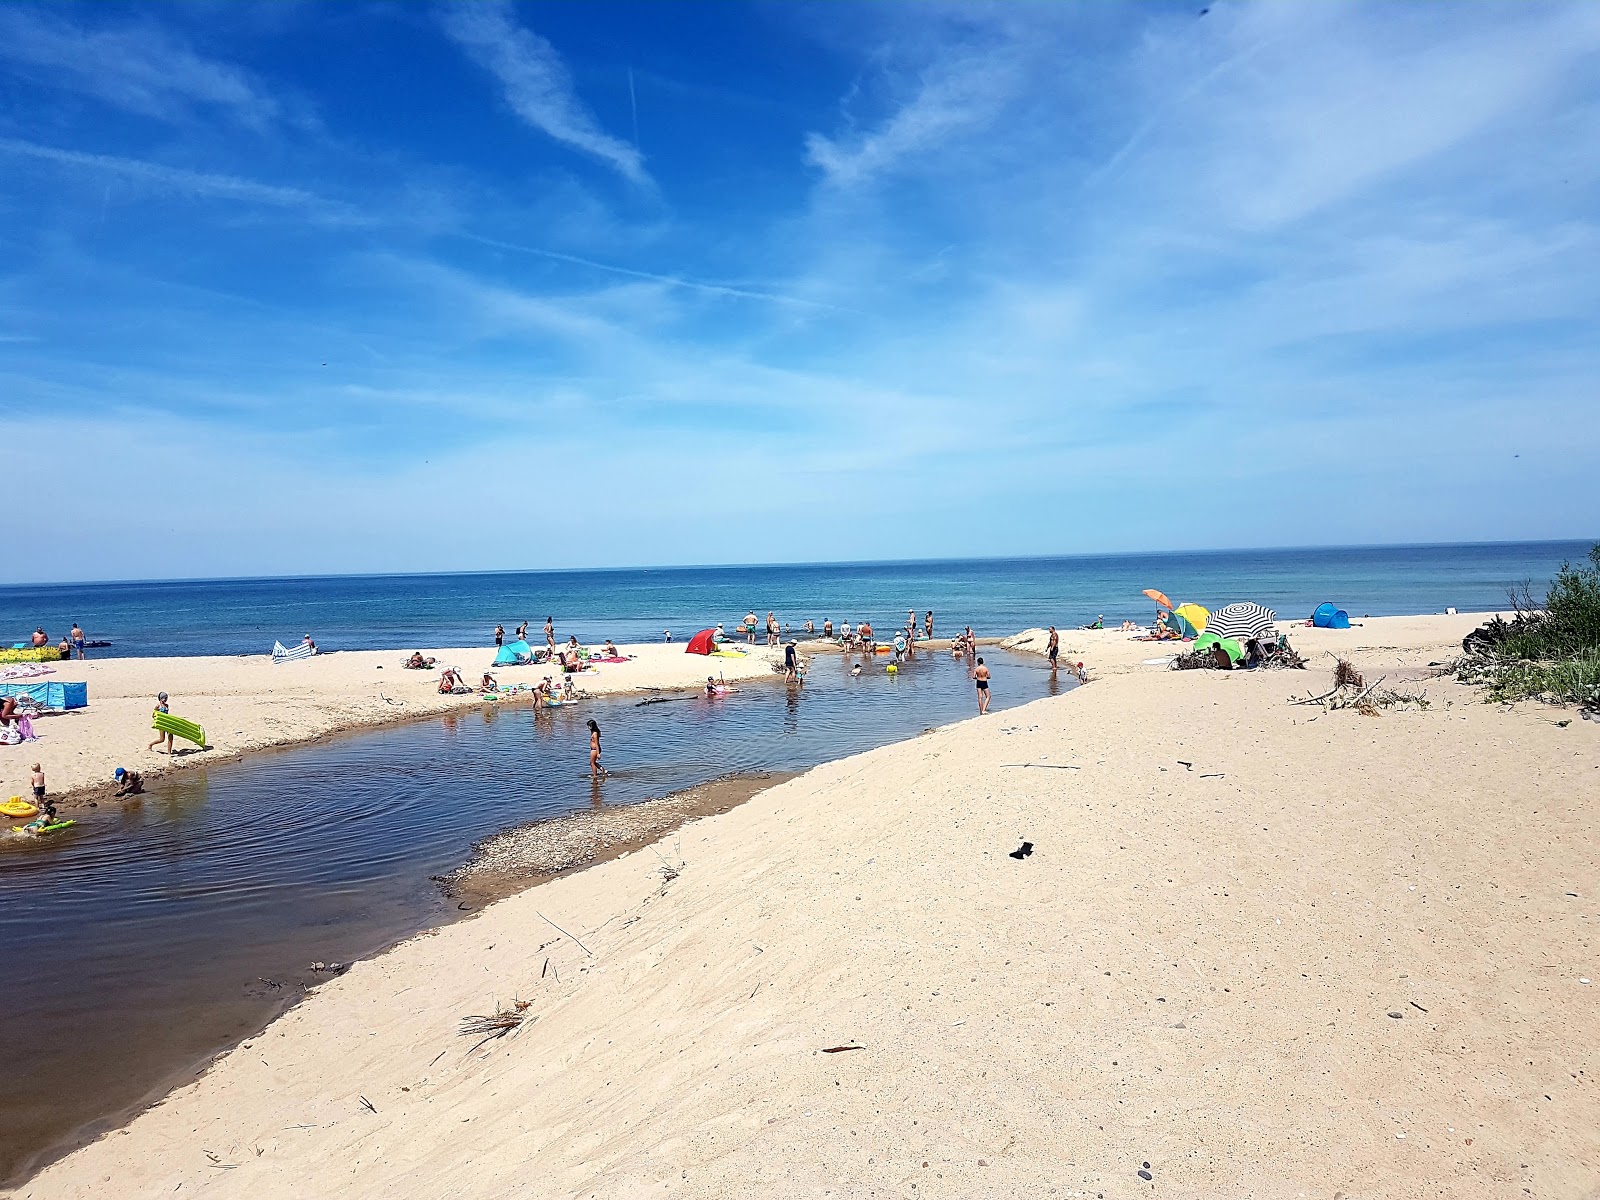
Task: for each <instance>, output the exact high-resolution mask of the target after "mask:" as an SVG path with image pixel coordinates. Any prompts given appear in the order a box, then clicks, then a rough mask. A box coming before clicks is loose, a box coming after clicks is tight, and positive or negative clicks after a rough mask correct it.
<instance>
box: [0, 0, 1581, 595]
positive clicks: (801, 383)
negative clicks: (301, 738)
mask: <svg viewBox="0 0 1600 1200" xmlns="http://www.w3.org/2000/svg"><path fill="white" fill-rule="evenodd" d="M1201 7H1202V5H1201V4H1196V3H1191V4H1186V5H1182V6H1179V5H1163V4H1154V3H1147V4H1105V3H1099V2H1095V3H1088V4H1084V5H1073V4H1067V3H1052V4H1036V5H1035V4H1026V3H1005V4H953V5H931V4H920V3H919V4H908V5H885V6H874V5H865V4H860V5H857V4H851V5H845V4H832V3H829V4H816V5H810V4H798V3H786V4H750V5H736V4H731V3H718V4H707V5H703V6H691V5H679V4H670V5H669V4H659V3H648V2H647V3H638V4H607V3H599V2H596V3H584V4H559V3H551V4H515V5H513V4H509V3H505V4H501V3H493V2H484V3H467V4H456V5H424V4H420V3H396V4H382V3H366V4H358V3H340V4H317V3H292V2H289V0H273V2H272V3H268V4H261V5H250V4H243V3H233V2H230V3H186V4H185V3H163V4H148V5H119V4H113V3H94V4H85V5H79V6H75V5H71V4H66V3H50V4H40V5H32V4H21V3H0V444H3V445H4V446H5V451H6V459H7V462H8V465H9V467H10V470H8V471H7V473H6V474H7V479H8V481H9V483H10V485H11V488H10V491H11V500H12V503H11V505H10V507H11V510H12V526H13V535H12V537H10V538H8V539H7V543H8V548H7V553H6V555H5V561H4V565H3V566H0V579H11V580H37V579H79V578H98V579H104V578H126V577H174V576H193V575H200V576H215V575H234V574H276V573H298V572H324V571H385V570H403V569H416V570H456V569H474V568H515V567H563V566H595V565H629V564H658V563H703V562H737V561H767V562H770V561H787V560H819V559H821V560H837V559H847V558H882V557H887V558H913V557H926V556H944V555H952V556H955V555H961V556H966V555H984V554H1027V553H1040V554H1050V553H1074V552H1094V551H1114V550H1139V549H1168V548H1172V549H1185V548H1203V547H1222V546H1253V545H1263V546H1264V545H1310V544H1350V543H1365V542H1405V541H1448V540H1492V539H1502V538H1508V539H1509V538H1543V537H1587V536H1594V535H1597V534H1600V516H1597V514H1600V510H1597V508H1596V503H1595V495H1596V486H1595V479H1596V477H1600V421H1597V419H1596V417H1597V414H1600V390H1597V389H1600V321H1597V318H1600V226H1597V215H1600V150H1597V147H1600V5H1596V4H1594V3H1588V2H1582V0H1580V2H1578V3H1573V4H1557V3H1539V4H1510V5H1503V6H1497V5H1492V4H1451V5H1416V4H1398V3H1395V4H1382V5H1362V4H1352V5H1343V4H1333V3H1326V4H1305V3H1280V4H1257V3H1228V2H1222V3H1215V4H1212V5H1211V6H1210V7H1209V9H1207V10H1206V11H1205V12H1204V13H1203V14H1202V13H1201V12H1200V9H1201Z"/></svg>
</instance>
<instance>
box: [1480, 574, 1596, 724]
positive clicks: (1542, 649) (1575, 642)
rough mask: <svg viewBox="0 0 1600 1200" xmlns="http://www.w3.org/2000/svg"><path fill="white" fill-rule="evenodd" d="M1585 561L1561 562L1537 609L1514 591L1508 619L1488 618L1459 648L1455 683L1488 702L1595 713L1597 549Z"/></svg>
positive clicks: (1527, 593)
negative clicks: (1480, 691)
mask: <svg viewBox="0 0 1600 1200" xmlns="http://www.w3.org/2000/svg"><path fill="white" fill-rule="evenodd" d="M1589 562H1590V564H1591V565H1589V566H1584V565H1583V564H1582V563H1579V564H1578V565H1577V566H1574V565H1573V564H1572V563H1562V564H1561V570H1560V571H1558V572H1556V577H1555V579H1554V580H1553V581H1551V584H1550V590H1549V592H1547V593H1546V595H1545V598H1544V601H1543V602H1542V603H1540V602H1538V601H1536V600H1535V599H1534V598H1533V596H1532V594H1531V592H1530V591H1529V589H1528V588H1526V587H1524V588H1523V589H1522V591H1521V593H1520V594H1518V593H1517V592H1515V591H1514V592H1513V593H1512V605H1513V607H1514V608H1515V609H1516V610H1517V611H1516V615H1515V616H1514V617H1513V619H1512V620H1511V621H1509V622H1508V621H1503V620H1501V619H1500V618H1499V617H1496V618H1495V619H1494V620H1492V621H1490V622H1489V623H1488V624H1487V625H1484V626H1482V627H1481V628H1479V629H1478V630H1476V631H1475V632H1474V633H1472V634H1470V635H1469V636H1468V637H1467V639H1466V641H1464V642H1463V643H1462V647H1463V649H1465V650H1466V651H1467V653H1468V655H1469V656H1470V657H1468V658H1467V659H1466V660H1464V661H1463V662H1462V664H1461V666H1460V669H1459V672H1458V674H1459V675H1460V677H1461V678H1462V679H1464V680H1466V681H1467V682H1468V683H1481V684H1484V685H1486V686H1487V687H1488V689H1489V698H1490V699H1491V700H1548V701H1551V702H1554V703H1559V704H1583V705H1588V706H1591V707H1596V708H1600V545H1596V546H1594V547H1593V548H1591V549H1590V551H1589Z"/></svg>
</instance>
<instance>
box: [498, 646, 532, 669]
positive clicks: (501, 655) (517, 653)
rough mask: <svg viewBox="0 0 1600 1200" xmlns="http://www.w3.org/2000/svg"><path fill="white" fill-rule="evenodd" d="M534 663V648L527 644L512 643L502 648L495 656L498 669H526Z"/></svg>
mask: <svg viewBox="0 0 1600 1200" xmlns="http://www.w3.org/2000/svg"><path fill="white" fill-rule="evenodd" d="M532 661H533V647H532V646H530V645H528V643H527V642H511V643H508V644H507V645H504V646H501V647H500V650H499V652H498V653H496V654H495V656H494V665H495V666H497V667H525V666H527V665H528V664H529V663H531V662H532Z"/></svg>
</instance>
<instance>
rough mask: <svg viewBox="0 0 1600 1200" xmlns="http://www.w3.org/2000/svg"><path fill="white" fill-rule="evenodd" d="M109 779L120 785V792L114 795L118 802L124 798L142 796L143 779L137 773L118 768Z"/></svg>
mask: <svg viewBox="0 0 1600 1200" xmlns="http://www.w3.org/2000/svg"><path fill="white" fill-rule="evenodd" d="M111 777H112V778H113V779H115V780H116V781H117V782H118V783H119V784H121V785H122V790H121V791H119V792H117V794H116V797H117V799H118V800H120V799H122V797H124V796H142V795H143V794H144V779H143V778H142V777H141V776H140V774H139V772H137V771H130V770H128V769H127V768H126V767H118V768H117V769H116V771H114V772H113V773H112V776H111Z"/></svg>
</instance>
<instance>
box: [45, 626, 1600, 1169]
mask: <svg viewBox="0 0 1600 1200" xmlns="http://www.w3.org/2000/svg"><path fill="white" fill-rule="evenodd" d="M1462 622H1467V623H1468V624H1467V626H1466V627H1467V628H1470V627H1471V623H1475V619H1474V618H1466V617H1463V618H1460V619H1459V620H1456V619H1452V618H1407V619H1404V620H1403V621H1402V620H1400V619H1396V620H1395V622H1394V623H1384V624H1383V625H1379V624H1378V623H1377V622H1373V623H1371V624H1369V625H1368V626H1367V627H1366V628H1365V629H1360V630H1352V631H1349V632H1348V633H1346V634H1344V635H1343V640H1342V641H1341V642H1340V643H1339V645H1338V648H1339V649H1340V650H1342V651H1345V652H1346V654H1347V656H1348V657H1351V658H1353V659H1354V660H1355V662H1356V665H1357V666H1358V667H1360V668H1362V669H1363V670H1366V671H1367V672H1368V673H1369V676H1370V675H1373V674H1375V673H1381V672H1382V671H1384V670H1386V669H1392V668H1396V667H1404V666H1411V667H1415V666H1416V665H1417V664H1419V663H1420V664H1425V663H1426V662H1427V661H1431V660H1432V659H1433V658H1434V657H1442V656H1444V655H1445V654H1447V652H1448V648H1449V646H1450V645H1451V644H1452V643H1454V642H1457V641H1458V640H1459V636H1460V632H1464V630H1461V631H1460V632H1458V629H1457V627H1458V625H1460V624H1461V623H1462ZM1310 633H1311V631H1304V635H1302V634H1299V633H1297V634H1292V636H1294V637H1295V639H1296V644H1297V646H1298V647H1299V648H1300V649H1301V650H1302V652H1303V653H1307V654H1308V655H1309V654H1310V652H1311V651H1312V650H1314V649H1319V647H1317V646H1315V645H1313V644H1312V643H1313V641H1314V639H1312V638H1311V637H1310V636H1309V634H1310ZM1316 640H1320V639H1316ZM1066 641H1067V644H1069V645H1072V646H1074V647H1076V646H1078V645H1080V644H1082V645H1086V646H1087V645H1095V646H1100V645H1102V643H1103V645H1104V647H1105V649H1104V652H1103V653H1102V654H1101V655H1100V656H1099V658H1098V660H1097V661H1096V662H1094V663H1092V664H1091V665H1092V666H1097V667H1098V669H1099V674H1100V675H1101V677H1100V678H1099V679H1098V680H1097V681H1096V682H1095V683H1093V684H1092V685H1091V686H1089V687H1086V688H1083V689H1079V690H1077V691H1073V692H1070V693H1067V694H1065V695H1063V696H1060V697H1058V698H1054V699H1046V700H1041V701H1038V702H1035V703H1033V704H1030V705H1027V706H1024V707H1022V708H1017V709H1012V710H1009V711H1006V712H1003V713H997V714H995V715H993V716H990V717H987V718H983V719H975V720H970V721H965V722H962V723H959V724H957V725H953V726H948V727H946V728H943V729H940V730H937V731H934V732H932V733H929V734H926V735H924V736H922V737H920V738H916V739H913V740H911V741H908V742H904V743H900V744H898V745H894V746H890V747H886V748H884V749H882V750H877V751H873V752H871V753H868V754H864V755H859V756H856V757H853V758H849V759H845V760H841V761H839V762H835V763H832V764H828V765H825V766H821V767H818V768H816V769H814V770H812V771H809V772H807V773H806V774H804V775H802V776H800V777H798V778H796V779H794V780H791V781H789V782H787V783H784V784H781V785H780V786H777V787H774V788H772V789H770V790H768V791H765V792H762V793H760V794H758V795H756V796H755V797H754V798H753V799H751V800H750V801H749V802H748V803H745V804H743V805H742V806H740V807H737V808H734V809H733V810H731V811H729V812H726V813H724V814H722V815H719V816H713V817H709V818H707V819H705V820H701V821H698V822H695V823H694V824H691V825H689V826H687V827H685V828H683V829H681V830H679V831H677V832H676V833H675V834H673V835H671V837H669V838H668V839H666V841H664V842H663V843H662V844H660V845H657V846H655V847H649V848H646V849H644V850H640V851H636V852H633V853H630V854H628V855H627V856H625V857H621V858H618V859H615V860H612V861H609V862H604V863H602V864H600V865H597V866H595V867H593V868H590V869H588V870H585V871H581V872H578V873H576V874H570V875H566V876H564V877H561V878H558V879H555V880H552V881H550V882H548V883H545V884H542V885H540V886H538V887H535V888H532V889H530V890H528V891H525V892H522V893H520V894H517V895H514V896H511V897H509V898H507V899H505V900H502V901H500V902H499V903H496V904H494V905H492V906H490V907H489V908H488V909H486V910H485V911H484V912H483V913H481V914H480V915H478V916H477V917H476V918H474V919H472V920H470V921H466V922H463V923H460V924H457V925H454V926H451V927H449V928H446V929H444V930H441V931H439V932H438V933H436V934H433V935H429V936H424V937H419V938H416V939H414V940H412V941H410V942H407V943H404V944H402V945H401V946H399V947H397V948H395V949H394V950H392V951H390V952H389V953H387V954H384V955H382V956H380V957H378V958H376V959H373V960H370V961H366V962H362V963H358V964H357V965H356V966H355V967H354V968H353V969H352V970H350V971H349V972H348V973H347V974H345V975H343V976H342V977H340V978H338V979H335V980H333V981H331V982H329V983H327V984H325V985H323V986H321V987H319V988H318V989H316V990H315V991H314V992H313V993H312V994H311V996H310V997H309V998H308V999H307V1000H306V1001H305V1002H304V1003H302V1004H301V1005H300V1006H298V1007H297V1008H295V1009H294V1010H292V1011H291V1012H290V1013H288V1014H287V1015H286V1016H284V1017H283V1018H281V1019H280V1020H279V1021H277V1022H276V1023H274V1024H273V1025H272V1026H271V1027H269V1028H268V1029H267V1030H266V1031H265V1032H264V1033H262V1034H261V1035H260V1036H258V1037H255V1038H253V1039H251V1040H250V1041H248V1042H247V1043H245V1044H244V1045H242V1046H241V1047H239V1048H238V1049H237V1050H235V1051H234V1052H232V1053H230V1054H228V1055H225V1056H223V1057H222V1058H221V1059H220V1060H219V1061H218V1063H217V1064H216V1065H215V1066H214V1067H213V1069H212V1070H211V1071H210V1072H209V1073H208V1074H207V1075H205V1076H204V1077H203V1078H201V1079H200V1080H199V1081H197V1082H196V1083H194V1084H193V1085H191V1086H188V1087H185V1088H183V1089H181V1090H180V1091H178V1092H176V1093H174V1094H173V1095H172V1096H170V1097H169V1098H168V1099H167V1100H166V1101H165V1102H163V1103H162V1104H160V1105H159V1106H157V1107H156V1108H154V1109H151V1110H149V1111H147V1112H145V1113H144V1114H142V1115H141V1116H139V1117H138V1118H136V1119H135V1120H134V1121H133V1122H132V1123H131V1124H130V1125H128V1126H127V1127H126V1128H125V1129H123V1130H121V1131H118V1132H116V1133H113V1134H109V1135H107V1136H105V1137H103V1138H101V1139H100V1140H99V1141H97V1142H96V1143H94V1144H92V1145H90V1146H88V1147H86V1148H84V1149H82V1150H80V1151H78V1152H77V1153H75V1154H73V1155H71V1156H70V1157H68V1158H66V1159H64V1160H62V1161H60V1162H58V1163H56V1164H54V1165H52V1166H51V1167H49V1168H47V1169H46V1170H45V1171H43V1172H42V1173H41V1174H40V1175H38V1176H37V1177H35V1178H34V1179H33V1180H32V1181H31V1182H30V1183H28V1184H27V1185H25V1186H24V1187H22V1188H21V1189H19V1191H18V1193H17V1194H19V1195H22V1196H27V1197H37V1198H40V1200H45V1198H55V1197H89V1196H96V1197H98V1196H104V1195H108V1194H116V1195H118V1196H141V1197H142V1196H156V1195H172V1194H174V1193H175V1192H178V1193H179V1194H184V1195H187V1194H189V1193H191V1192H200V1193H203V1194H205V1195H215V1196H249V1197H251V1198H252V1200H268V1198H273V1197H285V1198H287V1197H305V1196H324V1195H341V1196H352V1197H359V1196H382V1197H385V1198H386V1200H403V1198H406V1197H413V1196H415V1197H419V1198H420V1197H433V1196H441V1195H446V1196H472V1197H497V1196H513V1195H515V1196H519V1197H525V1196H552V1197H554V1196H606V1197H611V1196H634V1195H644V1194H647V1193H648V1194H668V1195H681V1196H718V1197H744V1196H751V1195H764V1196H790V1195H817V1194H824V1193H827V1194H833V1195H840V1196H868V1195H906V1196H911V1195H918V1196H930V1195H931V1196H951V1197H956V1196H973V1195H1059V1196H1081V1197H1100V1196H1104V1197H1108V1198H1109V1197H1118V1196H1134V1195H1144V1194H1149V1193H1150V1192H1151V1191H1152V1190H1159V1191H1162V1192H1165V1193H1166V1194H1169V1195H1180V1196H1198V1195H1228V1196H1263V1197H1279V1196H1283V1197H1290V1196H1302V1195H1304V1196H1324V1197H1333V1196H1341V1195H1342V1196H1348V1197H1355V1196H1395V1197H1410V1196H1417V1197H1421V1196H1430V1197H1434V1196H1449V1197H1480V1196H1502V1195H1503V1196H1521V1195H1534V1196H1541V1197H1580V1196H1588V1195H1592V1194H1594V1192H1595V1189H1596V1188H1600V1096H1597V1094H1596V1091H1595V1082H1594V1079H1595V1072H1596V1070H1597V1069H1600V1068H1597V1067H1596V1065H1595V1063H1594V1050H1595V1047H1596V1046H1597V1045H1600V1004H1597V998H1600V990H1597V989H1600V984H1596V983H1594V982H1592V981H1593V980H1596V979H1600V944H1597V939H1596V932H1595V930H1596V923H1597V922H1600V905H1597V899H1600V897H1597V896H1596V894H1595V893H1594V887H1595V882H1594V881H1595V880H1596V879H1597V878H1600V836H1597V835H1600V815H1597V813H1596V811H1595V808H1594V805H1593V802H1592V801H1593V797H1594V796H1595V795H1596V794H1597V788H1600V737H1597V736H1596V735H1597V733H1600V730H1596V729H1595V728H1594V726H1593V725H1592V723H1588V722H1580V721H1576V720H1573V721H1570V722H1569V724H1567V725H1566V726H1562V725H1561V724H1559V722H1560V721H1561V720H1563V719H1565V718H1567V717H1569V716H1570V715H1571V714H1569V713H1565V712H1563V711H1562V710H1558V709H1551V708H1545V707H1540V706H1533V705H1528V706H1519V707H1518V708H1516V709H1511V710H1503V709H1501V708H1498V707H1495V706H1489V705H1485V704H1483V703H1482V701H1481V697H1480V695H1479V694H1477V693H1475V692H1473V691H1471V690H1469V689H1466V688H1463V687H1460V686H1457V685H1455V684H1452V683H1448V682H1445V681H1441V680H1430V681H1427V682H1426V684H1425V686H1426V690H1427V695H1428V698H1429V701H1430V706H1429V707H1428V708H1427V709H1425V710H1417V709H1406V710H1398V709H1395V710H1388V711H1386V712H1385V713H1384V714H1383V715H1381V716H1375V717H1368V716H1363V715H1361V714H1360V713H1357V712H1355V711H1338V712H1325V711H1323V710H1321V709H1319V708H1316V707H1304V706H1293V705H1290V704H1289V703H1288V702H1287V701H1288V698H1289V696H1290V695H1291V694H1292V693H1297V694H1301V695H1303V694H1305V692H1307V691H1308V690H1317V691H1320V690H1323V689H1324V688H1325V687H1326V686H1327V682H1326V681H1327V678H1328V673H1327V672H1326V671H1323V670H1311V671H1305V672H1299V671H1292V672H1263V671H1257V672H1251V673H1248V674H1246V673H1239V672H1236V673H1219V672H1211V671H1194V672H1170V671H1160V670H1156V669H1154V668H1151V669H1149V670H1142V669H1135V667H1136V663H1126V664H1122V665H1121V666H1118V665H1117V664H1115V663H1113V661H1112V659H1113V650H1114V649H1115V647H1114V642H1115V638H1114V636H1113V635H1111V634H1109V632H1107V633H1106V634H1103V635H1100V634H1097V636H1096V639H1095V641H1094V642H1092V643H1090V642H1085V641H1083V639H1082V638H1081V637H1080V635H1079V634H1077V633H1074V634H1071V635H1067V636H1066ZM1134 645H1139V644H1137V643H1135V644H1134ZM1358 647H1366V648H1365V649H1358ZM1134 653H1138V651H1135V652H1134ZM1154 656H1155V655H1154V653H1148V654H1145V655H1144V657H1154ZM340 657H344V656H340ZM352 657H354V656H352ZM1085 657H1087V654H1086V655H1085ZM317 665H319V666H320V665H321V664H317ZM464 665H465V664H464ZM1122 667H1126V669H1122ZM262 669H263V670H266V671H270V670H272V668H270V667H263V668H262ZM283 670H284V669H283V668H279V671H280V672H281V671H283ZM384 674H385V676H387V675H388V674H389V671H388V670H387V669H386V670H385V672H384ZM387 682H388V681H387V679H385V683H387ZM167 686H168V687H169V690H172V691H174V693H175V694H177V693H178V691H179V686H180V685H178V684H175V683H169V684H168V685H167ZM352 686H353V685H352ZM368 686H369V687H370V686H371V685H370V684H369V685H368ZM352 694H353V693H352ZM129 703H130V704H131V703H133V698H132V697H130V699H129ZM132 715H136V714H130V716H132ZM1023 841H1028V842H1031V843H1032V845H1033V851H1032V853H1031V855H1029V856H1026V857H1023V858H1020V859H1019V858H1013V857H1011V856H1010V853H1011V852H1012V851H1016V850H1018V849H1019V848H1020V846H1021V843H1022V842H1023ZM524 1003H525V1007H519V1005H523V1004H524ZM497 1008H499V1009H501V1010H510V1011H512V1012H514V1013H517V1014H518V1015H520V1016H521V1018H522V1019H521V1022H520V1024H518V1025H517V1027H516V1028H515V1029H514V1030H512V1031H511V1032H509V1033H507V1034H506V1035H505V1036H504V1037H501V1038H497V1039H493V1040H488V1041H484V1040H483V1039H482V1036H481V1035H478V1036H472V1037H464V1036H462V1034H461V1025H462V1022H463V1020H464V1019H466V1018H470V1017H473V1016H474V1015H483V1014H492V1013H494V1012H495V1011H496V1010H497ZM1141 1172H1143V1174H1141Z"/></svg>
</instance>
